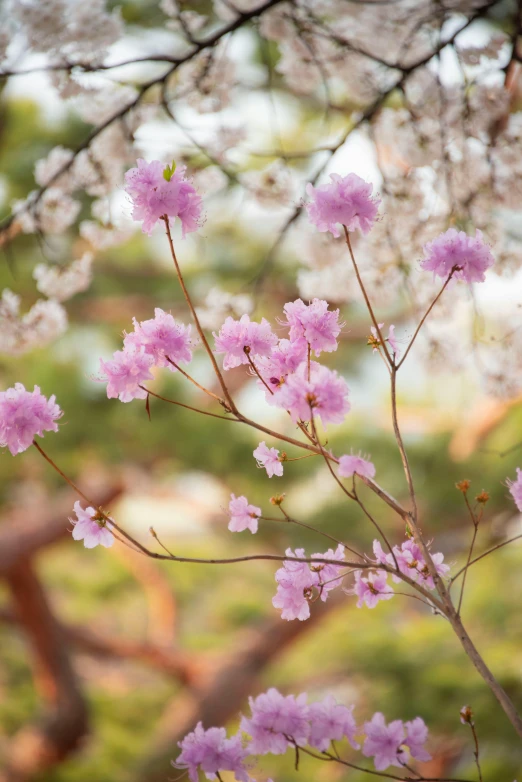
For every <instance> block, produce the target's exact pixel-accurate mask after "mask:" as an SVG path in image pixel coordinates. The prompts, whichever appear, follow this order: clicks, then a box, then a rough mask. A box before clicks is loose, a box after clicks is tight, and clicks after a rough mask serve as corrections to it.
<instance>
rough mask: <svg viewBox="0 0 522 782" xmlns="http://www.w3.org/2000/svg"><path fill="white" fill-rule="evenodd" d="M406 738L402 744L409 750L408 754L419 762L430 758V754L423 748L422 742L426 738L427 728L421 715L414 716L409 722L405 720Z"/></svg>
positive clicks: (424, 741)
mask: <svg viewBox="0 0 522 782" xmlns="http://www.w3.org/2000/svg"><path fill="white" fill-rule="evenodd" d="M404 727H405V728H406V740H405V741H404V746H406V747H408V749H409V750H410V755H411V756H412V758H415V760H420V761H421V763H426V762H427V761H428V760H431V755H430V753H429V752H427V751H426V750H425V749H424V746H423V745H424V744H425V743H426V741H427V740H428V728H427V727H426V724H425V722H424V720H423V719H421V717H415V719H414V720H412V721H411V722H405V723H404Z"/></svg>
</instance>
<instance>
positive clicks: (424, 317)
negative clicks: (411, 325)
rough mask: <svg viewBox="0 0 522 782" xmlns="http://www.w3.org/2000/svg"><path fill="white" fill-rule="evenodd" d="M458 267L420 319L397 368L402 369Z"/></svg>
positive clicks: (451, 273) (452, 271) (455, 267)
mask: <svg viewBox="0 0 522 782" xmlns="http://www.w3.org/2000/svg"><path fill="white" fill-rule="evenodd" d="M457 268H458V267H457V266H454V267H453V269H452V270H451V272H450V274H449V277H448V279H447V280H446V282H445V283H444V285H443V286H442V288H441V289H440V291H439V292H438V294H437V295H436V297H435V298H434V299H433V301H432V302H431V304H430V306H429V307H428V309H427V310H426V312H425V313H424V315H423V317H422V319H421V321H420V323H419V325H418V326H417V328H416V329H415V334H414V335H413V337H412V338H411V340H410V344H409V345H408V347H407V348H406V352H405V354H404V356H403V357H402V358H401V360H400V361H399V363H398V364H397V369H400V368H401V366H402V365H403V364H404V362H405V360H406V356H407V355H408V353H409V352H410V350H411V348H412V347H413V343H414V342H415V340H416V339H417V335H418V333H419V331H420V330H421V328H422V326H423V325H424V322H425V320H426V318H427V317H428V315H429V314H430V312H431V311H432V309H433V307H434V306H435V305H436V303H437V302H438V300H439V299H440V297H441V296H442V294H443V293H444V291H445V290H446V288H447V287H448V285H449V283H450V280H451V278H452V277H453V275H454V274H455V272H456V271H457Z"/></svg>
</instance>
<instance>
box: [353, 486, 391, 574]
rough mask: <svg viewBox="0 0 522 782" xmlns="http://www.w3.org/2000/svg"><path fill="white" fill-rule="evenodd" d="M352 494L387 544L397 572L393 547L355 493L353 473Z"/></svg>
mask: <svg viewBox="0 0 522 782" xmlns="http://www.w3.org/2000/svg"><path fill="white" fill-rule="evenodd" d="M353 496H354V498H355V502H356V503H357V504H358V505H359V507H360V508H361V510H362V512H363V513H364V514H365V515H366V516H367V518H368V519H369V520H370V521H371V523H372V524H373V526H374V527H375V529H376V530H377V532H378V533H379V535H380V536H381V538H382V539H383V540H384V542H385V544H386V546H387V548H388V551H389V552H390V554H391V555H392V557H393V561H394V563H395V567H396V568H397V572H399V563H398V562H397V557H396V556H395V552H394V550H393V547H392V545H391V543H390V541H389V540H388V538H387V537H386V535H385V534H384V531H383V530H382V529H381V527H380V525H379V524H378V522H377V521H376V520H375V519H374V518H373V516H372V514H371V513H370V512H369V511H368V510H367V508H366V507H365V506H364V505H363V503H362V501H361V499H360V498H359V495H358V494H357V488H356V486H355V474H354V476H353Z"/></svg>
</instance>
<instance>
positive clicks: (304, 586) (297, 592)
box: [272, 545, 344, 621]
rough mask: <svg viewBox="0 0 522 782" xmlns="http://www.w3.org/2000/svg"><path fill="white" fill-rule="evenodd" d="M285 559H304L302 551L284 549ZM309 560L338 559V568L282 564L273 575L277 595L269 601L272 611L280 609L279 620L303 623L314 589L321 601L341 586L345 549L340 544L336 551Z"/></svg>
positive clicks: (308, 612)
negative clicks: (294, 620)
mask: <svg viewBox="0 0 522 782" xmlns="http://www.w3.org/2000/svg"><path fill="white" fill-rule="evenodd" d="M285 553H286V555H287V557H296V558H299V559H306V555H305V550H304V549H302V548H299V549H296V550H295V554H294V552H293V551H292V549H290V548H288V549H287V550H286V552H285ZM310 559H328V560H338V561H339V565H334V564H332V565H330V564H327V563H324V562H318V563H317V565H312V564H310V563H307V562H295V561H293V560H291V559H288V560H285V561H284V562H283V567H282V568H279V570H278V571H277V572H276V574H275V578H276V581H277V592H276V594H275V596H274V597H273V598H272V605H273V606H274V608H279V609H281V618H282V619H287V620H288V621H291V620H293V619H299V620H300V621H304V620H305V619H308V618H309V616H310V600H311V599H312V598H313V597H314V589H315V590H317V591H318V594H320V596H321V600H322V601H323V602H324V601H326V600H327V599H328V595H329V593H330V592H331V591H332V589H336V588H337V587H339V586H341V583H342V578H343V577H342V575H340V574H341V572H342V570H343V564H342V563H343V562H344V546H342V545H339V546H338V547H337V549H336V550H335V551H333V549H328V551H326V552H325V553H324V554H312V556H311V557H310Z"/></svg>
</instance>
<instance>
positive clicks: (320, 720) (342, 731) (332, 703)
mask: <svg viewBox="0 0 522 782" xmlns="http://www.w3.org/2000/svg"><path fill="white" fill-rule="evenodd" d="M352 712H353V706H351V707H350V708H348V707H346V706H341V705H340V704H338V703H337V702H336V700H335V698H334V697H333V696H332V695H327V696H326V698H324V699H323V700H322V701H319V702H317V703H311V704H310V708H309V717H310V722H311V732H310V738H309V740H308V743H309V744H310V746H311V747H315V749H318V750H320V751H321V752H325V751H326V750H327V749H328V747H329V746H330V743H331V742H332V741H341V739H343V738H347V739H348V741H349V742H350V744H351V745H352V747H353V748H354V749H359V744H358V743H357V742H356V741H355V734H356V733H357V725H356V724H355V720H354V718H353V714H352Z"/></svg>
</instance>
